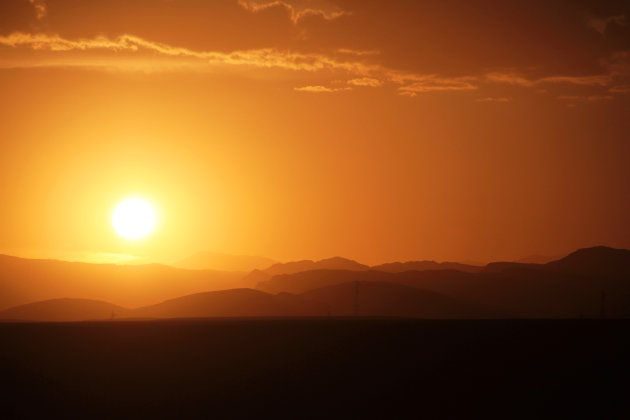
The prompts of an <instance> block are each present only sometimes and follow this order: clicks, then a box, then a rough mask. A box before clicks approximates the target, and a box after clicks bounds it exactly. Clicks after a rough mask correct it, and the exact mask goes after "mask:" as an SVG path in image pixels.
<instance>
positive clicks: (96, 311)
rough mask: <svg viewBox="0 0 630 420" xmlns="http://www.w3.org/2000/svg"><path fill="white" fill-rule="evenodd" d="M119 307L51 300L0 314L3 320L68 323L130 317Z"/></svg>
mask: <svg viewBox="0 0 630 420" xmlns="http://www.w3.org/2000/svg"><path fill="white" fill-rule="evenodd" d="M129 314H130V311H129V310H128V309H125V308H122V307H120V306H118V305H113V304H111V303H107V302H102V301H98V300H90V299H67V298H64V299H51V300H45V301H43V302H35V303H28V304H26V305H20V306H16V307H13V308H10V309H7V310H5V311H2V312H0V319H2V320H20V321H47V322H68V321H88V320H102V319H112V318H115V317H123V318H124V317H128V316H129Z"/></svg>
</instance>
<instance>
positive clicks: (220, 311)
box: [0, 247, 630, 321]
mask: <svg viewBox="0 0 630 420" xmlns="http://www.w3.org/2000/svg"><path fill="white" fill-rule="evenodd" d="M423 267H426V268H429V269H422V268H423ZM433 267H438V269H430V268H433ZM452 267H457V268H459V269H455V268H452ZM405 268H410V270H405ZM257 277H258V278H260V279H261V280H260V281H259V282H258V284H257V285H256V287H255V289H254V288H253V287H252V286H251V284H252V282H253V280H255V279H256V278H257ZM239 285H250V286H249V287H244V286H239ZM220 289H223V290H220ZM0 291H1V292H2V293H0V303H2V304H4V308H7V307H9V306H11V308H9V309H6V310H4V311H2V312H0V319H5V320H9V319H12V320H31V321H78V320H88V319H111V317H112V316H114V317H115V318H117V319H120V318H191V317H192V318H213V317H259V316H265V317H284V316H291V317H296V316H297V317H302V316H351V315H352V316H354V315H357V316H397V317H414V318H418V317H419V318H494V317H524V318H578V317H629V316H630V251H628V250H623V249H613V248H608V247H594V248H586V249H580V250H577V251H575V252H573V253H571V254H569V255H568V256H566V257H564V258H561V259H558V260H555V261H551V262H548V263H545V264H534V263H518V262H495V263H490V264H488V265H486V266H485V267H476V266H470V265H465V264H457V263H434V262H426V261H417V262H408V263H395V264H384V265H382V266H374V267H368V266H366V265H362V264H359V263H357V262H355V261H352V260H347V259H344V258H339V257H336V258H331V259H327V260H320V261H309V260H304V261H297V262H293V263H284V264H280V263H278V264H273V265H272V266H270V267H269V268H267V269H265V270H264V271H263V270H254V271H253V272H252V273H250V274H249V275H247V276H245V277H242V276H237V275H235V274H234V273H225V272H215V271H209V270H183V269H176V268H172V267H167V266H159V265H148V266H113V265H95V264H85V263H65V262H60V261H46V260H25V259H19V258H15V257H0ZM178 295H179V296H181V297H175V298H174V296H178ZM73 297H74V298H73ZM61 298H65V299H61ZM38 301H39V302H38ZM33 302H34V303H33ZM108 302H116V303H115V304H114V303H108ZM155 302H161V303H155ZM119 305H120V306H119ZM130 308H135V309H130Z"/></svg>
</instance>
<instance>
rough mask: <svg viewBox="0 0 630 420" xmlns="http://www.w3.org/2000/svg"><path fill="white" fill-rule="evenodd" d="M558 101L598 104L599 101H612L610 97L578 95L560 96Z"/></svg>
mask: <svg viewBox="0 0 630 420" xmlns="http://www.w3.org/2000/svg"><path fill="white" fill-rule="evenodd" d="M558 99H560V100H563V101H588V102H599V101H608V100H611V99H613V97H612V96H610V95H588V96H580V95H561V96H558Z"/></svg>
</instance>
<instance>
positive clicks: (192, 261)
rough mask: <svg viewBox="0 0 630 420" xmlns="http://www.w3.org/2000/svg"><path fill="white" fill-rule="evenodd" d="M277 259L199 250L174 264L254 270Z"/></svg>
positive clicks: (209, 268)
mask: <svg viewBox="0 0 630 420" xmlns="http://www.w3.org/2000/svg"><path fill="white" fill-rule="evenodd" d="M275 263H276V261H274V260H272V259H271V258H266V257H258V256H250V255H230V254H220V253H216V252H199V253H197V254H195V255H191V256H190V257H188V258H184V259H183V260H181V261H178V262H176V263H175V264H173V267H178V268H186V269H189V270H219V271H246V272H249V271H252V270H257V269H258V270H261V269H265V268H267V267H269V266H271V265H272V264H275Z"/></svg>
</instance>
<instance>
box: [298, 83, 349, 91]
mask: <svg viewBox="0 0 630 420" xmlns="http://www.w3.org/2000/svg"><path fill="white" fill-rule="evenodd" d="M350 89H352V88H349V87H343V88H330V87H326V86H319V85H316V86H300V87H295V88H293V90H295V91H297V92H312V93H331V92H341V91H344V90H350Z"/></svg>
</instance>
